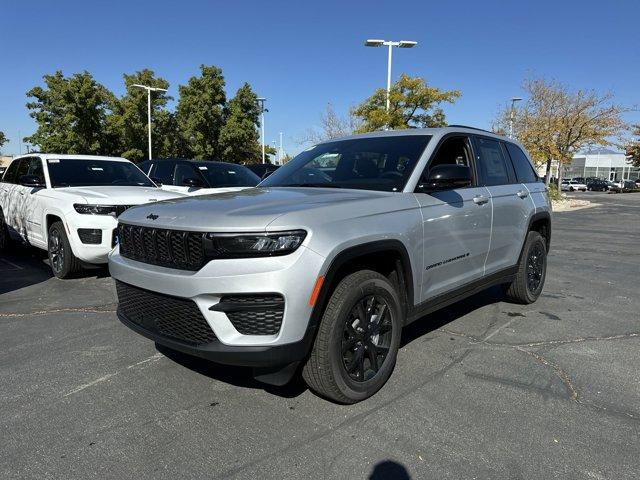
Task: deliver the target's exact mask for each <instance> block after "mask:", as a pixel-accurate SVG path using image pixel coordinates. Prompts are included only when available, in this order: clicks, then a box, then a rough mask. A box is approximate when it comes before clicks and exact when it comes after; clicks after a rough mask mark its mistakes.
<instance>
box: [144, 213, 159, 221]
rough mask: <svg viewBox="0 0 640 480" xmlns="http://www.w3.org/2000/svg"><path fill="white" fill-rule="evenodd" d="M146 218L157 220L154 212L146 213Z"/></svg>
mask: <svg viewBox="0 0 640 480" xmlns="http://www.w3.org/2000/svg"><path fill="white" fill-rule="evenodd" d="M147 218H148V219H149V220H157V219H158V215H156V214H154V213H150V214H149V215H147Z"/></svg>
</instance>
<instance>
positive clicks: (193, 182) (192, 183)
mask: <svg viewBox="0 0 640 480" xmlns="http://www.w3.org/2000/svg"><path fill="white" fill-rule="evenodd" d="M182 186H183V187H194V188H202V187H204V182H203V181H202V180H200V179H199V178H185V179H184V180H183V181H182Z"/></svg>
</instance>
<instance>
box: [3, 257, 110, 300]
mask: <svg viewBox="0 0 640 480" xmlns="http://www.w3.org/2000/svg"><path fill="white" fill-rule="evenodd" d="M108 276H109V269H108V268H107V267H106V265H105V266H101V265H87V266H86V268H84V269H83V270H81V271H80V272H78V274H77V275H76V276H75V277H74V278H105V277H108ZM52 277H53V273H52V272H51V267H50V266H49V257H48V255H47V252H45V251H44V250H40V249H38V248H32V247H29V246H26V245H15V246H12V247H11V250H9V251H8V252H2V253H0V295H2V294H4V293H9V292H12V291H14V290H20V289H21V288H25V287H29V286H31V285H36V284H38V283H42V282H45V281H47V280H49V279H50V278H52ZM62 281H65V280H62Z"/></svg>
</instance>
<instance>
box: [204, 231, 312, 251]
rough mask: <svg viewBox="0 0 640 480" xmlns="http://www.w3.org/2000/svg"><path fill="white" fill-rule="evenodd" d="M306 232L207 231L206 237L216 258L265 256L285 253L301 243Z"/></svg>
mask: <svg viewBox="0 0 640 480" xmlns="http://www.w3.org/2000/svg"><path fill="white" fill-rule="evenodd" d="M306 236H307V232H305V231H304V230H292V231H288V232H274V233H247V234H224V233H209V234H207V239H208V240H210V241H211V242H212V244H213V245H212V248H213V251H214V252H215V253H214V255H215V256H216V257H217V258H242V257H263V256H264V257H267V256H274V255H287V254H289V253H291V252H294V251H295V250H296V249H297V248H298V247H299V246H300V245H301V244H302V241H303V240H304V238H305V237H306Z"/></svg>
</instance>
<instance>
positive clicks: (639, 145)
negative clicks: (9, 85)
mask: <svg viewBox="0 0 640 480" xmlns="http://www.w3.org/2000/svg"><path fill="white" fill-rule="evenodd" d="M633 136H634V137H636V138H635V140H632V141H631V142H629V144H628V145H627V148H626V150H627V152H626V153H627V156H628V157H629V158H630V160H631V163H632V164H633V165H634V166H635V167H640V124H638V125H634V127H633ZM0 145H2V144H1V143H0Z"/></svg>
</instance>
